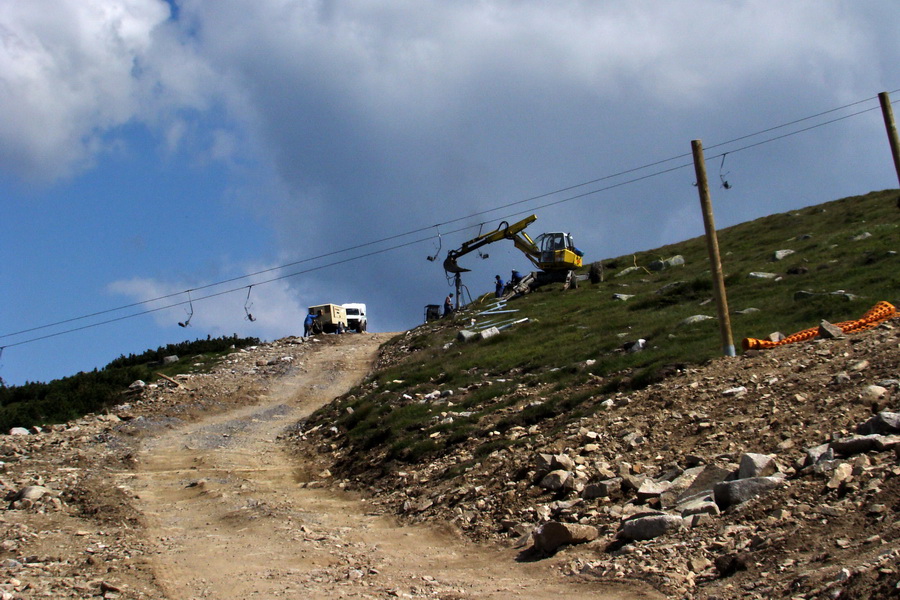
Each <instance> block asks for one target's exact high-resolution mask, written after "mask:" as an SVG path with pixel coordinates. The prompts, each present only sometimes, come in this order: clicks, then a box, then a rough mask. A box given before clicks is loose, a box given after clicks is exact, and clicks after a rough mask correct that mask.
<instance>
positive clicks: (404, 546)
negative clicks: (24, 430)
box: [128, 334, 658, 600]
mask: <svg viewBox="0 0 900 600" xmlns="http://www.w3.org/2000/svg"><path fill="white" fill-rule="evenodd" d="M384 339H386V336H385V334H381V335H378V334H376V335H361V336H355V335H354V336H350V335H348V336H343V339H342V340H341V341H340V343H336V344H322V346H320V347H316V348H315V349H314V350H312V351H311V352H310V353H309V354H308V355H307V356H306V357H305V360H304V363H303V364H302V365H301V366H298V367H297V368H295V369H294V371H293V372H292V373H291V374H290V375H288V376H285V377H284V378H282V379H281V380H280V381H279V382H278V383H277V384H276V385H275V386H273V391H271V392H270V393H269V394H268V395H267V396H265V397H263V398H260V401H259V402H258V403H257V404H255V405H253V406H247V407H242V408H239V409H236V410H233V411H230V412H227V413H224V414H219V415H213V416H210V417H208V418H204V419H201V420H199V421H196V422H194V423H191V424H187V425H184V426H182V427H179V428H177V429H173V430H169V431H166V432H164V433H163V434H161V435H159V436H156V437H154V438H152V439H151V440H148V442H146V443H145V444H144V446H143V448H142V450H141V453H140V457H139V467H138V469H137V470H136V472H135V474H134V476H133V478H132V479H131V480H130V481H129V483H128V485H129V487H130V488H131V489H132V490H134V492H135V494H136V496H137V500H136V501H135V502H136V506H137V508H138V509H139V510H140V511H141V512H142V514H143V515H144V517H145V519H146V521H147V535H148V539H149V541H150V543H151V544H152V545H153V547H154V548H155V551H154V553H153V554H152V555H151V556H150V557H149V563H150V565H151V567H152V569H153V571H154V573H155V576H156V578H157V583H158V584H159V585H160V587H161V588H162V589H164V590H165V592H166V594H167V596H168V597H169V598H171V599H173V600H175V599H178V600H187V599H226V598H228V599H231V598H246V599H252V598H298V597H302V598H386V597H401V598H441V599H443V600H455V599H463V598H496V599H503V598H525V597H527V598H535V599H543V598H547V599H549V598H557V597H560V596H565V597H567V598H572V599H578V598H594V599H598V598H601V599H602V598H647V597H651V596H648V595H645V594H642V593H639V592H635V591H634V590H633V589H632V590H630V591H629V590H625V589H623V588H618V589H615V588H611V587H610V586H609V585H608V584H606V585H601V584H600V583H597V582H593V583H585V582H579V581H576V580H574V579H571V578H568V579H567V578H564V577H562V576H561V575H559V574H558V572H557V571H556V570H555V569H554V568H553V563H552V561H542V562H540V563H517V562H515V551H513V550H510V549H500V550H498V549H496V548H484V547H479V546H476V545H474V544H472V543H469V542H466V541H464V540H462V539H460V538H459V537H458V536H457V535H455V534H454V533H453V532H451V531H449V530H447V531H440V530H437V529H435V528H425V527H408V526H401V525H399V524H398V523H397V522H396V521H395V520H393V519H391V518H388V517H385V516H381V515H378V514H374V513H373V512H371V510H370V507H369V505H368V504H367V503H366V502H365V501H364V500H360V499H357V498H353V497H351V496H349V495H345V494H342V493H340V492H337V491H334V490H328V489H321V488H311V487H305V486H302V485H301V484H300V483H299V481H298V479H299V472H300V469H301V468H302V465H298V464H297V462H296V461H297V459H296V458H295V457H291V456H289V455H288V454H287V453H285V452H284V451H283V449H282V448H281V446H280V444H279V443H278V441H277V438H278V436H279V434H280V433H281V432H283V431H284V429H285V428H287V427H289V426H291V425H292V424H294V423H296V422H297V421H298V420H300V419H302V418H303V417H304V416H305V415H308V414H309V413H310V412H312V411H313V410H315V409H316V408H318V407H319V406H322V405H323V404H325V403H327V402H329V401H331V400H332V399H333V398H335V397H336V396H338V395H340V394H342V393H344V392H346V391H347V390H349V389H350V388H351V387H352V386H353V385H354V384H356V383H358V382H359V381H360V380H361V379H362V378H363V377H364V376H365V375H366V373H367V372H368V371H369V369H370V368H371V365H372V363H373V360H374V357H375V354H376V351H377V348H378V345H379V343H381V341H383V340H384ZM656 597H658V596H656Z"/></svg>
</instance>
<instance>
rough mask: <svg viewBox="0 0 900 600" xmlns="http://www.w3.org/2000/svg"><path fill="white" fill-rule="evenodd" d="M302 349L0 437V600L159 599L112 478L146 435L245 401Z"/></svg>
mask: <svg viewBox="0 0 900 600" xmlns="http://www.w3.org/2000/svg"><path fill="white" fill-rule="evenodd" d="M310 345H311V344H309V343H306V344H304V343H303V342H302V340H301V339H299V338H288V339H285V340H281V341H278V342H274V343H271V344H264V345H260V346H258V347H253V348H249V349H246V350H241V351H239V352H237V353H234V354H232V355H230V356H229V357H228V358H227V359H226V360H225V362H224V363H223V364H222V365H220V367H219V368H217V369H216V370H215V371H214V372H213V373H209V374H196V375H181V376H179V377H177V378H175V380H174V381H168V380H166V379H162V378H161V379H159V380H158V381H157V382H153V383H148V384H144V385H141V384H137V385H135V386H133V389H132V390H131V391H129V392H127V393H124V394H123V396H122V402H121V404H119V405H117V406H115V407H114V408H113V409H112V410H110V411H109V412H108V413H107V414H102V415H88V416H86V417H84V418H81V419H78V420H76V421H73V422H70V423H66V424H62V425H54V426H50V427H47V428H43V429H41V428H35V429H34V430H31V431H28V430H21V429H14V430H13V431H12V432H10V434H8V435H0V461H2V463H0V486H2V489H3V492H4V493H5V494H6V503H5V504H4V505H3V508H4V510H2V511H0V600H10V599H17V598H91V597H103V598H161V597H164V595H163V593H162V592H161V590H160V588H159V587H158V586H157V584H156V577H155V574H154V573H153V572H152V569H150V567H149V566H148V562H147V560H146V559H147V556H148V555H149V554H151V553H152V552H154V551H155V550H154V548H153V547H152V546H151V545H150V544H149V542H148V540H147V539H146V536H145V535H144V519H143V516H142V515H141V514H140V513H139V512H138V511H137V510H136V508H135V506H134V500H135V499H134V498H133V496H131V495H130V493H129V492H128V491H127V490H126V489H125V488H123V487H122V486H120V485H119V480H120V477H121V474H122V473H123V472H128V471H129V470H130V469H132V468H134V467H135V465H136V452H137V449H138V447H139V446H140V444H141V442H142V441H143V440H145V439H146V438H147V437H149V436H153V435H156V434H158V433H159V432H160V431H165V430H168V429H171V428H173V427H177V426H180V425H183V424H185V423H189V422H191V421H192V420H194V419H197V418H199V417H201V416H203V415H208V414H214V413H220V412H224V411H227V410H230V409H233V408H234V407H237V406H241V405H243V404H246V403H248V402H251V401H253V399H254V398H255V397H256V396H258V395H259V394H261V393H264V392H265V390H266V389H267V387H268V386H269V385H270V384H271V383H272V382H274V381H276V380H277V379H278V378H279V377H281V376H283V375H284V374H285V373H287V372H288V371H289V370H290V369H291V366H292V365H293V364H294V363H295V362H296V361H298V360H300V359H301V358H302V357H303V355H304V353H306V352H308V351H309V346H310Z"/></svg>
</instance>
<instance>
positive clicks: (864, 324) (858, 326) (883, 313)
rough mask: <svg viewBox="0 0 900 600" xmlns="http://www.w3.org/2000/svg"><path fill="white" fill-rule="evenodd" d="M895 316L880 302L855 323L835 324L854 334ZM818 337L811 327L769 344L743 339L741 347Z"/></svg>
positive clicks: (775, 344) (816, 329)
mask: <svg viewBox="0 0 900 600" xmlns="http://www.w3.org/2000/svg"><path fill="white" fill-rule="evenodd" d="M896 315H897V309H896V308H895V307H894V305H893V304H891V303H890V302H884V301H881V302H879V303H878V304H876V305H875V306H873V307H872V308H870V309H869V310H868V312H866V314H864V315H863V316H862V318H861V319H857V320H855V321H844V322H843V323H835V326H836V327H840V329H841V331H843V332H844V333H856V332H858V331H865V330H866V329H870V328H872V327H875V326H876V325H878V324H879V323H881V322H883V321H886V320H888V319H890V318H893V317H895V316H896ZM818 335H819V328H818V327H812V328H810V329H804V330H803V331H798V332H797V333H795V334H793V335H789V336H787V337H786V338H784V339H783V340H781V341H779V342H771V341H769V340H758V339H756V338H744V340H743V341H742V342H741V346H742V347H743V348H744V350H756V349H763V348H774V347H775V346H784V345H785V344H793V343H795V342H805V341H806V340H811V339H813V338H814V337H816V336H818Z"/></svg>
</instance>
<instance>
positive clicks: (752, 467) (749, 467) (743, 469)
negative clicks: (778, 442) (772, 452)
mask: <svg viewBox="0 0 900 600" xmlns="http://www.w3.org/2000/svg"><path fill="white" fill-rule="evenodd" d="M776 471H778V465H776V464H775V459H774V458H772V457H771V456H768V455H766V454H755V453H752V452H748V453H747V454H744V455H743V456H741V466H740V468H739V469H738V479H747V478H748V477H767V476H769V475H774V474H775V472H776Z"/></svg>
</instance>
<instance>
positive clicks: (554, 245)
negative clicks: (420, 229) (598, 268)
mask: <svg viewBox="0 0 900 600" xmlns="http://www.w3.org/2000/svg"><path fill="white" fill-rule="evenodd" d="M536 220H537V215H531V216H528V217H525V218H524V219H522V220H521V221H519V222H517V223H513V224H512V225H509V224H508V223H507V222H506V221H503V222H502V223H500V226H499V227H498V228H497V229H495V230H494V231H490V232H488V233H485V234H482V235H479V236H477V237H475V238H472V239H471V240H469V241H467V242H465V243H463V245H462V246H460V247H459V249H457V250H449V251H448V252H447V258H446V259H444V270H445V271H447V272H448V273H457V274H458V273H465V272H466V271H469V270H470V269H466V268H465V267H461V266H459V264H457V262H456V261H457V260H458V259H459V258H460V257H462V256H465V255H466V254H468V253H470V252H474V251H475V250H478V249H479V248H481V247H482V246H486V245H487V244H492V243H494V242H498V241H500V240H512V241H513V244H515V246H516V248H517V249H518V250H519V251H521V252H522V253H523V254H524V255H525V256H526V257H527V258H528V260H530V261H531V263H532V264H533V265H534V266H535V267H536V268H537V269H539V270H541V271H571V270H573V269H577V268H579V267H581V265H582V253H581V252H580V251H579V250H578V249H577V248H575V245H574V244H573V242H572V236H571V235H569V234H568V233H544V234H541V235H540V236H539V237H538V238H537V241H535V240H533V239H531V238H530V237H529V236H528V234H527V233H525V231H524V230H525V228H526V227H528V226H529V225H531V224H532V223H534V222H535V221H536Z"/></svg>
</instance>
